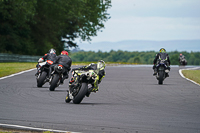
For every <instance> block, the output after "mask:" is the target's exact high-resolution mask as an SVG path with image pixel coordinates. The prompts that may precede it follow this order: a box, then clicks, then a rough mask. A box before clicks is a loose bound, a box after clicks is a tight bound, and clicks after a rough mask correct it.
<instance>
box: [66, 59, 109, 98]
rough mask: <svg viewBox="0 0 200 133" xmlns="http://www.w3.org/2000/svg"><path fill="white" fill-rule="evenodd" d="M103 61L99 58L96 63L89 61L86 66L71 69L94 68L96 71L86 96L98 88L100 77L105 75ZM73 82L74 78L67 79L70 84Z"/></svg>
mask: <svg viewBox="0 0 200 133" xmlns="http://www.w3.org/2000/svg"><path fill="white" fill-rule="evenodd" d="M105 66H106V64H105V62H104V61H103V60H99V61H98V62H97V63H96V64H95V63H91V64H89V65H87V66H82V67H79V68H74V69H72V71H74V70H94V71H95V73H96V78H95V81H94V83H93V84H92V87H91V88H89V92H88V93H87V94H86V96H87V97H89V95H90V93H91V92H96V91H98V89H99V85H98V84H100V83H101V81H102V79H103V78H104V77H105V74H106V73H105ZM73 82H74V78H73V77H72V78H71V80H70V81H69V83H70V85H71V84H72V83H73Z"/></svg>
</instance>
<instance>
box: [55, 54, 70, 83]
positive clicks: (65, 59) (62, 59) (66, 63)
mask: <svg viewBox="0 0 200 133" xmlns="http://www.w3.org/2000/svg"><path fill="white" fill-rule="evenodd" d="M54 64H61V65H62V66H63V67H64V70H65V71H64V73H63V78H62V79H61V80H60V83H61V84H63V82H64V80H65V79H67V78H68V74H69V71H70V70H71V64H72V60H71V58H70V57H69V56H68V52H67V51H62V52H61V54H60V55H59V56H57V58H56V61H55V62H54Z"/></svg>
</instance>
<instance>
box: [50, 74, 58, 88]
mask: <svg viewBox="0 0 200 133" xmlns="http://www.w3.org/2000/svg"><path fill="white" fill-rule="evenodd" d="M59 78H60V76H59V75H58V74H54V76H53V79H52V81H51V85H50V87H49V90H50V91H54V90H55V88H56V87H57V84H58V81H59Z"/></svg>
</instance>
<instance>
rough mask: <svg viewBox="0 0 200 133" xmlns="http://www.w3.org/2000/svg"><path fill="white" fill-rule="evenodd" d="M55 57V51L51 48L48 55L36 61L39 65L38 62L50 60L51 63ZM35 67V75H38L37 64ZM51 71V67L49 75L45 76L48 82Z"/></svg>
mask: <svg viewBox="0 0 200 133" xmlns="http://www.w3.org/2000/svg"><path fill="white" fill-rule="evenodd" d="M56 57H57V56H56V50H55V49H53V48H51V49H50V50H49V52H48V53H46V54H45V55H44V56H43V57H42V58H40V59H39V60H38V62H39V63H40V62H44V61H46V60H51V61H52V62H54V61H55V60H56ZM36 67H37V73H36V74H35V75H38V74H39V69H40V68H39V66H38V64H37V65H36ZM51 69H52V66H50V67H49V73H48V76H47V77H48V78H47V80H49V78H50V74H51V73H50V72H51Z"/></svg>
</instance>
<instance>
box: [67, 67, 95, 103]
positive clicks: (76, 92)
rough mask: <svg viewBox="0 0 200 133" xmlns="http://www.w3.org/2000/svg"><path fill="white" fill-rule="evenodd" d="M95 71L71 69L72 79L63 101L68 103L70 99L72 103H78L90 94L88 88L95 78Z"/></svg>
mask: <svg viewBox="0 0 200 133" xmlns="http://www.w3.org/2000/svg"><path fill="white" fill-rule="evenodd" d="M96 76H97V75H96V73H95V71H94V70H87V71H84V70H75V71H72V79H73V80H71V81H70V82H71V83H70V84H69V91H67V96H66V98H65V102H66V103H69V102H70V101H71V100H72V101H73V103H74V104H79V103H81V101H82V100H83V98H84V97H85V96H87V95H89V94H90V91H89V89H88V88H90V86H91V85H92V84H93V83H94V81H95V78H96Z"/></svg>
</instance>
